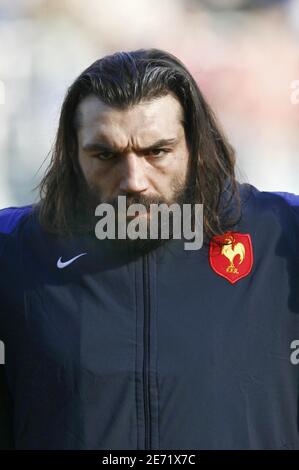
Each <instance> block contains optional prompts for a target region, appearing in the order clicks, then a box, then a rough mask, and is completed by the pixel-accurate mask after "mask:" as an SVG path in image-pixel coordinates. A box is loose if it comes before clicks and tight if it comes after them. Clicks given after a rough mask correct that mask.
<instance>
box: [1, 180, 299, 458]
mask: <svg viewBox="0 0 299 470" xmlns="http://www.w3.org/2000/svg"><path fill="white" fill-rule="evenodd" d="M245 190H246V192H248V191H249V197H246V198H245V199H246V200H245V199H244V197H243V196H242V198H243V216H242V219H241V221H240V222H239V224H238V226H237V227H236V231H238V232H240V233H245V234H250V237H251V240H252V247H253V266H252V269H251V271H250V273H249V274H248V275H246V276H245V277H243V278H242V279H240V280H238V281H237V282H236V283H234V284H231V283H230V282H228V280H227V279H225V278H224V277H222V276H220V275H218V274H217V273H216V272H215V271H214V270H213V269H212V268H211V265H210V262H209V250H208V247H207V246H203V248H202V249H200V250H196V251H186V250H184V245H183V241H181V240H171V241H168V242H167V243H166V244H165V245H164V246H160V247H159V248H156V249H154V250H153V251H151V252H150V253H149V254H147V255H143V256H133V255H132V254H128V253H127V254H126V253H125V252H120V251H117V250H116V251H113V250H111V246H110V244H109V242H107V241H100V240H98V239H96V237H95V236H91V235H84V236H79V237H73V238H71V239H64V238H62V237H57V236H55V235H51V234H49V233H45V232H44V231H43V230H42V228H41V226H40V225H39V223H38V221H37V218H36V215H35V213H34V211H33V210H32V207H31V206H26V207H20V208H8V209H3V210H1V211H0V232H1V233H0V276H1V281H0V339H1V340H2V341H3V342H4V343H5V365H4V366H1V371H2V375H3V377H2V394H3V395H4V398H2V399H3V400H4V399H5V400H6V401H5V403H6V407H7V408H5V410H6V409H7V414H8V415H9V413H8V410H9V405H8V403H10V404H11V414H10V415H9V416H7V417H6V419H7V420H8V424H9V425H11V426H10V427H11V435H12V439H13V446H14V448H16V449H299V365H296V364H293V363H292V362H291V360H290V356H291V353H292V349H291V346H290V345H291V343H292V341H294V340H296V339H297V340H299V196H294V195H291V194H288V193H270V192H260V191H258V190H257V189H256V188H254V187H252V186H250V185H242V186H241V193H242V194H243V193H244V191H245ZM83 253H84V254H83ZM79 254H82V256H80V257H78V258H77V259H76V260H74V261H73V262H72V263H71V264H69V265H68V266H64V267H63V268H59V267H58V266H57V264H58V265H59V263H58V260H60V263H62V265H63V263H66V261H67V260H70V259H72V258H74V257H76V256H77V255H79ZM60 258H61V259H60ZM1 406H2V414H3V409H4V408H3V406H4V405H3V402H2V405H1Z"/></svg>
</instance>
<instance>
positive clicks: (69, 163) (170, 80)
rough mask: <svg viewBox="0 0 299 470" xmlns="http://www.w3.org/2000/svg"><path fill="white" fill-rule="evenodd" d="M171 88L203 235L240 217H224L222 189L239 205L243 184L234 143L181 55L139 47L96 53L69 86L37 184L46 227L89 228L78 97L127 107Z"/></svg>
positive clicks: (67, 232) (63, 230)
mask: <svg viewBox="0 0 299 470" xmlns="http://www.w3.org/2000/svg"><path fill="white" fill-rule="evenodd" d="M169 92H172V93H174V94H175V95H176V97H177V98H178V100H179V101H180V103H181V105H182V108H183V111H184V128H185V135H186V141H187V145H188V149H189V152H190V164H191V166H190V168H191V171H190V174H191V176H192V187H193V189H194V194H195V195H196V202H198V203H202V204H203V205H204V227H203V229H204V234H205V236H206V237H208V238H210V237H212V236H214V235H219V234H222V233H224V231H226V230H227V229H229V228H231V227H232V226H233V225H234V224H236V223H237V222H238V220H239V218H240V216H238V215H237V216H236V215H234V216H233V217H230V218H228V217H226V216H225V217H223V216H222V214H223V213H224V212H222V209H221V207H222V201H223V195H225V198H224V199H225V207H230V204H231V202H232V201H237V207H239V194H238V183H237V181H236V178H235V170H234V168H235V152H234V149H233V148H232V146H231V145H230V143H229V142H228V141H227V139H226V137H225V136H224V134H223V131H222V130H221V128H220V126H219V124H218V123H217V120H216V118H215V116H214V113H213V111H212V109H211V108H210V106H209V105H208V103H207V102H206V100H205V98H204V96H203V94H202V93H201V91H200V89H199V87H198V85H197V83H196V82H195V80H194V79H193V77H192V76H191V74H190V73H189V71H188V70H187V69H186V67H185V66H184V65H183V64H182V63H181V61H180V60H178V59H177V58H176V57H175V56H173V55H172V54H170V53H168V52H165V51H163V50H159V49H139V50H136V51H131V52H117V53H115V54H112V55H108V56H105V57H103V58H102V59H100V60H97V61H96V62H94V63H93V64H91V65H90V66H89V67H88V68H87V69H86V70H84V71H83V72H82V73H81V74H80V75H79V77H78V78H77V79H76V80H75V81H74V83H73V84H72V85H71V86H70V87H69V88H68V91H67V94H66V96H65V99H64V102H63V104H62V108H61V114H60V119H59V126H58V131H57V135H56V140H55V144H54V147H53V151H52V156H51V161H50V164H49V166H48V168H47V171H46V173H45V175H44V176H43V179H42V181H41V183H40V185H39V190H40V200H39V202H38V204H37V207H38V216H39V221H40V223H41V225H42V227H43V228H44V229H45V230H46V231H49V232H51V233H56V234H59V235H66V236H68V235H70V234H73V233H78V232H80V231H81V230H84V229H83V227H84V224H83V226H81V225H80V223H78V218H77V217H76V215H77V214H78V210H79V209H78V208H79V206H80V194H81V193H82V188H84V181H83V176H82V172H81V169H80V167H79V163H78V146H77V113H76V111H77V107H78V104H79V102H80V101H81V100H82V99H83V98H84V97H85V96H87V95H89V94H94V95H96V96H97V97H99V98H100V99H101V100H102V101H103V102H105V103H106V104H108V105H110V106H116V107H119V108H126V107H127V106H130V105H134V104H137V103H138V102H139V101H141V100H143V99H151V98H154V97H159V96H163V95H165V94H167V93H169ZM238 213H239V212H238V209H237V214H238Z"/></svg>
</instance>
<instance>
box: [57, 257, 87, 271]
mask: <svg viewBox="0 0 299 470" xmlns="http://www.w3.org/2000/svg"><path fill="white" fill-rule="evenodd" d="M84 255H87V253H81V254H80V255H77V256H75V257H74V258H71V259H69V260H68V261H61V256H60V258H59V260H58V261H57V268H59V269H63V268H66V267H67V266H68V265H69V264H71V263H73V262H74V261H75V260H76V259H78V258H81V256H84Z"/></svg>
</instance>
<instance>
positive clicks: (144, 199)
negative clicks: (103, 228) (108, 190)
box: [78, 173, 196, 254]
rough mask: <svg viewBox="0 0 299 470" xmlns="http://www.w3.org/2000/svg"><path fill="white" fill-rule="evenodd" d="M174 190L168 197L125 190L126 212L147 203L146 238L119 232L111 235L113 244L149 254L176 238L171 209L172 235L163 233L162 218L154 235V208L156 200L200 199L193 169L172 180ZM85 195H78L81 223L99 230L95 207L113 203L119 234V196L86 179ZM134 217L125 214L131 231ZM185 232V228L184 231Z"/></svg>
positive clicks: (168, 201)
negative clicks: (105, 192) (107, 195)
mask: <svg viewBox="0 0 299 470" xmlns="http://www.w3.org/2000/svg"><path fill="white" fill-rule="evenodd" d="M170 187H171V190H172V195H171V197H170V198H168V199H166V198H164V197H161V196H154V195H153V196H144V195H139V194H133V193H127V194H122V195H123V196H126V202H125V209H126V212H127V210H128V208H129V206H131V205H132V204H141V205H142V206H144V208H145V210H146V213H147V220H146V238H136V239H132V238H129V237H128V236H127V237H126V238H124V239H123V238H118V237H117V236H116V237H115V238H113V239H109V242H110V243H111V244H112V246H113V247H114V248H115V249H117V250H121V251H126V252H132V253H137V254H145V253H148V252H149V251H151V250H153V249H155V248H158V247H159V246H161V245H163V244H165V243H166V242H167V241H168V240H169V239H172V238H173V214H172V212H169V231H168V237H167V238H163V237H162V225H161V221H160V220H159V221H158V224H157V236H156V237H155V238H151V236H150V235H151V233H150V223H149V222H150V217H149V215H150V209H151V206H152V204H157V205H158V206H159V205H160V204H166V205H167V206H170V205H171V204H178V205H179V206H180V208H182V206H183V204H191V205H192V208H193V206H194V203H195V202H196V195H195V193H196V191H195V184H194V183H193V182H192V180H191V176H190V173H189V174H188V175H187V178H186V181H181V180H180V179H179V178H178V177H174V178H173V179H172V181H171V183H170ZM80 193H81V197H80V198H78V209H79V211H78V213H79V214H80V224H81V226H82V225H83V226H84V227H86V229H87V231H89V232H93V233H94V234H95V225H96V222H94V223H92V221H94V220H95V209H96V207H97V206H98V205H99V204H103V203H106V204H109V205H111V206H112V207H113V209H114V212H115V234H118V222H119V220H120V217H119V215H120V214H119V206H118V196H116V197H114V198H111V199H104V198H103V195H102V191H101V190H100V188H98V187H96V186H94V185H87V183H86V181H85V179H84V181H83V182H82V184H81V192H80ZM132 220H133V219H128V218H127V217H126V215H125V224H126V227H125V231H126V233H127V227H128V224H129V223H130V221H132ZM181 233H182V232H181Z"/></svg>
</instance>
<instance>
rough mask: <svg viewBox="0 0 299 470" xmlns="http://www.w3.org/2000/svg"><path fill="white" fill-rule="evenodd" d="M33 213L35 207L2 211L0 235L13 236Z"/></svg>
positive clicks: (28, 206) (11, 208)
mask: <svg viewBox="0 0 299 470" xmlns="http://www.w3.org/2000/svg"><path fill="white" fill-rule="evenodd" d="M32 211H33V205H27V206H21V207H7V208H4V209H0V234H3V235H11V234H12V233H13V232H14V231H15V230H16V229H17V228H18V227H19V226H20V224H21V223H22V221H23V220H24V219H25V218H26V217H27V216H28V215H30V214H31V213H32Z"/></svg>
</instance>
